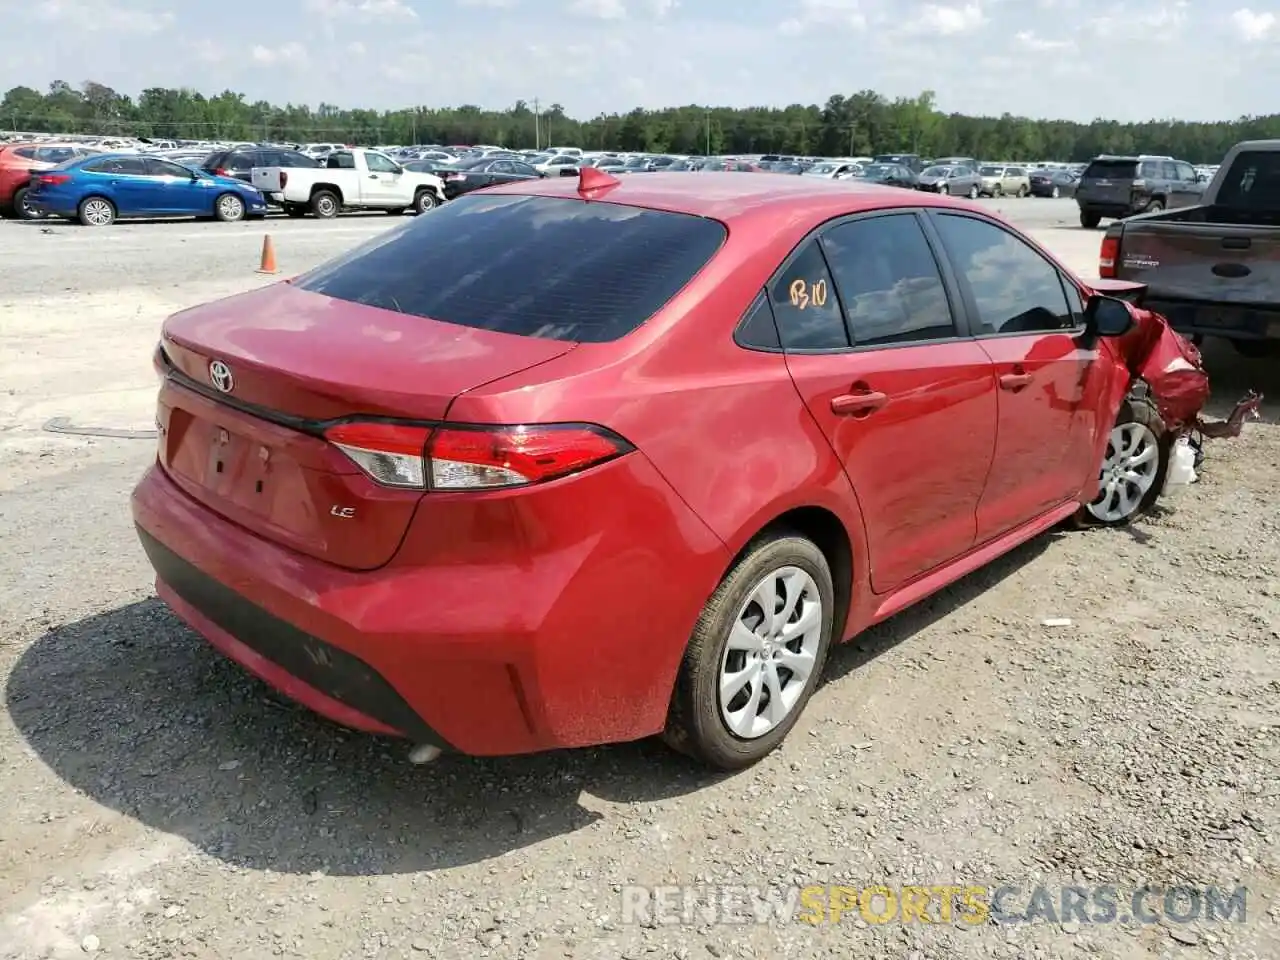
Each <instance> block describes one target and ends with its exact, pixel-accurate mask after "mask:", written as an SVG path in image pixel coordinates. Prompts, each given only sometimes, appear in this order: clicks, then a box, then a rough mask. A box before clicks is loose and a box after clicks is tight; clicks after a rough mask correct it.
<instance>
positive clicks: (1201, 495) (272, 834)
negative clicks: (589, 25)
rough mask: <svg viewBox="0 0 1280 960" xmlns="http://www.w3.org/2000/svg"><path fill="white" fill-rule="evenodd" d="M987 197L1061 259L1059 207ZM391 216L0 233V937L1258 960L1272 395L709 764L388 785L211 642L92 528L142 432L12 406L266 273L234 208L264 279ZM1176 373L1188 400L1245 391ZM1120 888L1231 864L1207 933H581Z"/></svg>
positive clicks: (112, 504) (1279, 617) (121, 514)
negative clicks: (808, 903)
mask: <svg viewBox="0 0 1280 960" xmlns="http://www.w3.org/2000/svg"><path fill="white" fill-rule="evenodd" d="M1005 206H1006V208H1007V211H1008V212H1010V213H1011V214H1012V215H1013V216H1014V217H1015V219H1021V220H1022V221H1023V222H1024V223H1026V224H1027V225H1028V226H1029V227H1032V228H1033V232H1035V233H1036V234H1037V236H1039V237H1040V238H1041V239H1042V240H1043V241H1044V242H1046V243H1047V244H1048V245H1050V246H1051V247H1052V248H1054V249H1056V250H1058V251H1060V252H1061V253H1062V254H1063V255H1064V256H1065V257H1066V258H1067V259H1068V260H1069V261H1070V262H1072V263H1073V264H1074V265H1076V266H1077V267H1078V268H1079V269H1080V270H1081V271H1082V272H1085V273H1088V272H1089V271H1090V270H1091V268H1092V267H1093V265H1094V264H1095V263H1096V259H1095V258H1096V254H1097V238H1098V235H1097V234H1096V233H1085V232H1083V231H1080V230H1078V229H1068V228H1067V227H1066V226H1064V225H1065V224H1069V223H1071V222H1072V221H1073V219H1074V218H1073V208H1071V206H1070V202H1069V201H1066V202H1062V203H1055V202H1053V201H1021V202H1012V201H1010V202H1007V203H1006V204H1005ZM393 222H394V221H391V220H390V219H389V218H382V217H363V218H353V219H345V220H342V221H339V222H336V223H331V224H327V223H315V222H311V221H306V222H289V223H281V222H272V223H271V224H270V225H269V227H264V226H262V225H242V226H234V227H227V226H223V225H208V226H204V225H194V224H183V223H174V224H147V225H131V226H121V227H117V228H113V229H112V230H110V231H109V232H100V233H91V232H90V231H85V230H78V229H74V228H71V227H62V226H57V227H40V226H31V225H18V224H13V223H5V224H0V264H3V266H2V267H0V273H3V283H2V284H0V297H3V302H0V544H3V548H2V549H0V680H2V681H3V683H4V696H5V703H4V710H3V712H0V797H3V798H4V806H5V812H6V816H5V817H4V818H3V822H0V957H3V958H5V960H8V958H28V957H30V958H42V957H64V956H65V957H71V956H84V955H86V953H97V954H100V955H103V956H110V957H121V958H131V960H132V958H153V957H155V958H159V957H196V958H219V960H222V958H227V957H233V956H240V957H246V958H258V957H273V956H297V957H307V958H311V960H339V958H348V957H350V958H361V957H370V958H374V957H376V958H383V957H435V958H455V957H456V958H473V957H502V958H508V957H510V958H516V957H521V958H539V960H541V958H562V957H563V958H589V960H596V958H599V960H619V958H634V960H638V958H650V957H652V958H687V960H701V958H704V957H716V958H746V957H754V958H771V957H795V958H808V957H815V958H816V957H833V958H834V957H840V958H864V957H865V958H897V957H902V958H914V960H951V958H961V960H963V958H980V957H981V958H987V957H996V958H1009V960H1015V958H1044V960H1059V958H1070V957H1075V956H1081V957H1085V956H1098V957H1105V958H1115V960H1129V958H1149V957H1166V956H1168V957H1189V958H1190V957H1209V956H1217V957H1226V958H1230V960H1249V958H1259V960H1260V958H1275V957H1276V956H1280V901H1278V900H1277V899H1276V898H1277V896H1280V845H1277V843H1276V838H1277V834H1278V833H1280V764H1278V763H1277V761H1278V760H1280V666H1278V664H1280V658H1278V657H1277V656H1276V653H1277V651H1278V650H1280V511H1277V508H1276V503H1275V482H1276V477H1277V475H1278V473H1277V471H1278V469H1280V427H1278V426H1277V425H1276V423H1275V416H1274V413H1273V411H1274V409H1275V408H1274V407H1271V408H1270V409H1267V408H1264V414H1265V421H1266V422H1264V423H1260V424H1253V425H1250V426H1248V427H1247V428H1246V433H1245V435H1244V436H1243V437H1242V438H1241V439H1239V440H1237V441H1233V442H1232V441H1227V442H1221V443H1219V444H1216V445H1214V446H1212V447H1211V448H1210V451H1209V460H1207V462H1206V465H1205V471H1204V476H1203V480H1202V482H1201V483H1199V484H1197V485H1195V486H1193V487H1191V488H1189V489H1187V490H1185V491H1183V492H1182V493H1181V494H1179V495H1178V497H1177V498H1176V499H1171V500H1170V501H1169V502H1168V503H1167V505H1166V506H1165V507H1164V508H1163V509H1161V510H1159V511H1158V512H1157V513H1156V514H1154V515H1153V516H1151V517H1150V518H1148V519H1146V520H1144V521H1143V522H1141V523H1139V524H1137V525H1135V526H1134V527H1133V528H1132V529H1130V530H1129V531H1127V532H1104V531H1091V532H1085V533H1061V534H1053V535H1050V536H1045V537H1042V538H1040V539H1039V540H1037V541H1035V542H1033V543H1031V544H1029V545H1027V546H1026V547H1024V548H1023V549H1021V550H1019V551H1017V552H1016V553H1015V554H1013V555H1011V556H1009V557H1006V558H1005V559H1004V560H1002V561H1000V562H998V563H996V564H995V565H994V566H992V567H991V568H989V569H987V570H984V571H982V572H980V573H978V574H976V575H974V576H972V577H970V578H969V579H967V580H965V581H963V582H962V583H960V584H958V585H956V586H954V587H953V588H951V589H949V590H947V591H945V592H944V593H942V594H940V595H938V596H936V597H934V598H932V599H931V600H930V601H928V602H927V603H925V604H924V605H923V606H922V607H920V608H918V609H916V610H913V611H910V612H908V613H906V614H904V615H902V616H899V617H898V618H896V619H895V620H893V621H891V622H889V623H887V624H884V625H882V626H881V627H880V628H877V629H876V630H874V631H872V632H871V633H870V634H868V635H866V636H864V637H862V638H860V639H859V641H858V642H856V643H855V644H851V645H848V646H845V647H843V648H840V649H838V650H837V651H836V652H835V654H834V655H833V657H832V661H831V663H830V665H829V668H828V682H827V684H826V685H825V687H824V688H823V689H822V690H820V691H819V693H818V694H817V696H816V697H815V698H814V700H813V702H812V703H811V705H810V707H809V710H808V711H807V713H806V715H805V716H804V717H803V718H802V721H801V723H800V726H799V727H797V729H796V731H795V733H794V734H793V736H792V737H791V739H790V741H789V742H788V743H787V744H786V746H785V747H784V748H783V749H782V750H780V751H779V752H777V753H776V754H774V755H773V756H772V757H771V758H769V759H768V760H767V761H765V762H764V763H762V764H760V765H759V766H758V767H756V768H755V769H753V770H751V771H748V772H746V773H743V774H740V775H737V776H733V777H728V778H717V777H711V776H706V775H704V774H702V773H700V772H698V771H696V770H694V769H691V768H690V767H689V766H688V765H687V764H686V763H685V762H683V761H681V760H680V759H678V758H675V757H673V756H670V755H668V754H667V753H666V752H665V751H664V750H663V749H662V748H661V747H659V746H656V745H654V744H650V743H640V744H633V745H627V746H622V747H615V748H609V749H600V750H588V751H579V752H572V753H561V754H553V755H547V756H540V757H531V758H518V759H511V760H501V761H476V760H469V759H460V758H446V759H444V760H442V761H440V762H439V763H437V764H434V765H431V766H427V767H412V766H410V765H408V764H407V763H406V761H405V748H404V746H403V745H401V744H398V743H394V742H388V741H381V740H376V739H372V738H367V737H363V736H358V735H353V734H349V733H346V732H344V731H342V730H340V729H337V728H335V727H333V726H330V725H328V724H326V723H324V722H322V721H319V720H317V719H315V718H314V717H312V716H310V715H309V714H307V713H305V712H303V711H302V710H300V709H297V708H295V707H293V706H291V705H289V704H287V703H283V702H281V701H280V700H279V699H277V698H276V697H274V696H273V695H272V694H271V693H270V692H269V691H268V690H267V689H266V688H265V687H263V686H262V685H260V684H258V683H257V682H256V681H253V680H251V679H249V678H247V677H246V676H245V675H243V674H242V673H241V672H240V671H239V670H238V669H236V668H235V667H233V666H231V665H229V664H228V663H226V662H224V661H223V660H221V659H220V658H219V657H218V656H217V655H215V654H214V653H213V652H212V651H211V650H210V649H208V648H207V647H206V646H205V645H204V644H203V643H201V642H200V641H199V639H198V638H197V637H196V636H194V635H193V634H192V633H191V632H189V631H188V630H186V629H185V628H184V627H182V626H181V625H180V624H179V623H178V622H177V621H176V620H175V619H174V617H172V616H171V615H170V614H169V613H167V612H166V610H165V608H164V607H163V606H161V605H160V604H159V603H158V602H157V601H156V600H155V599H154V596H153V592H152V590H151V587H150V583H149V571H148V567H147V565H146V563H145V561H144V559H143V557H142V554H141V551H140V549H139V548H138V546H137V544H136V541H135V539H134V536H133V534H132V531H131V529H130V527H129V522H128V510H127V497H128V492H129V489H130V486H131V484H132V482H133V481H134V479H135V478H136V477H137V475H138V474H139V473H140V472H141V470H142V468H143V466H144V465H145V463H146V462H147V461H148V459H149V458H150V456H151V444H150V441H148V440H145V439H141V440H139V439H111V438H89V437H79V436H60V435H55V434H52V433H48V432H45V431H43V430H42V429H41V427H42V426H43V424H44V423H45V422H46V421H48V420H49V419H50V418H53V417H65V418H67V419H68V422H69V423H71V425H73V426H89V427H106V428H114V429H122V430H131V429H137V430H142V429H146V428H148V427H150V425H151V422H152V419H151V403H152V394H153V392H154V381H153V377H152V374H151V371H150V366H149V356H150V350H151V347H152V345H153V344H154V341H155V337H156V332H157V326H158V323H159V321H160V320H161V319H162V318H163V316H164V315H165V314H166V313H168V312H171V311H173V310H175V309H178V308H181V307H183V306H187V305H191V304H195V303H198V302H201V301H203V300H207V299H210V298H212V297H215V296H220V295H224V294H228V293H231V292H234V291H238V290H242V289H245V288H247V287H249V286H251V285H253V284H255V283H261V282H265V280H267V279H269V278H263V277H260V276H257V275H256V274H254V272H253V269H254V267H255V266H256V265H257V256H258V250H259V247H260V244H261V238H262V234H263V233H264V231H265V230H267V229H269V230H270V232H271V233H272V234H273V235H274V237H275V240H276V244H277V249H278V253H279V256H280V261H281V266H282V268H283V269H284V270H285V272H286V273H292V272H297V271H299V270H301V269H304V268H305V267H308V266H310V265H312V264H314V263H316V262H319V261H320V260H321V259H323V258H324V257H327V256H329V255H332V254H333V253H336V252H338V251H339V250H341V249H343V248H345V247H347V246H350V245H351V244H354V243H356V242H359V241H360V239H361V238H362V237H367V236H372V235H373V234H375V233H376V232H378V231H380V230H382V229H385V228H386V227H388V226H390V225H391V224H392V223H393ZM1209 357H1210V361H1211V364H1212V368H1213V372H1214V375H1215V397H1216V398H1217V400H1218V401H1219V402H1220V403H1229V401H1233V400H1234V399H1236V397H1237V396H1238V395H1239V394H1240V393H1242V392H1243V390H1244V389H1245V388H1246V387H1248V386H1259V387H1261V388H1263V389H1264V390H1266V391H1267V392H1268V393H1269V394H1270V395H1271V396H1275V397H1280V376H1278V375H1277V373H1276V370H1277V369H1280V367H1277V366H1276V365H1275V364H1274V363H1272V364H1266V363H1259V362H1244V361H1241V360H1238V359H1237V358H1235V357H1234V356H1232V355H1231V354H1230V353H1229V352H1225V351H1217V350H1212V349H1211V350H1210V351H1209ZM1218 410H1219V412H1221V407H1219V408H1218ZM1047 618H1069V619H1070V624H1069V625H1063V626H1056V627H1047V626H1044V625H1043V623H1042V621H1043V620H1045V619H1047ZM1146 882H1150V883H1155V884H1174V883H1181V884H1201V885H1209V884H1216V885H1218V886H1220V887H1226V888H1228V889H1233V888H1235V887H1236V886H1237V885H1239V884H1245V885H1247V886H1248V888H1249V897H1248V901H1247V916H1246V921H1245V922H1244V923H1236V922H1230V923H1221V922H1216V923H1207V922H1194V923H1187V924H1181V923H1174V922H1171V921H1166V922H1163V923H1154V924H1144V923H1132V922H1131V923H1127V924H1121V923H1113V924H1109V925H1104V924H1082V923H1080V922H1077V921H1076V920H1073V919H1071V918H1070V917H1063V918H1060V919H1062V920H1063V921H1064V922H1062V923H1051V922H1045V923H1036V924H1033V925H1027V924H1022V925H997V924H994V923H988V924H983V925H980V926H976V927H975V926H971V925H968V924H966V923H963V922H959V921H957V922H953V923H937V924H933V925H923V924H919V923H916V924H910V925H903V924H899V923H889V924H876V923H871V924H868V923H867V922H866V921H864V920H861V919H858V918H857V913H856V911H855V913H853V914H850V915H849V916H846V917H845V919H844V920H843V921H842V922H841V923H839V924H836V925H823V926H817V927H813V926H810V925H807V924H804V923H799V922H794V923H789V924H773V925H717V926H712V925H710V924H709V923H707V922H705V920H699V921H698V922H695V923H692V924H688V925H676V926H666V925H661V924H659V925H656V926H655V925H648V926H646V925H641V924H633V923H625V922H624V918H623V917H622V916H621V908H622V903H623V901H622V892H621V888H622V887H623V886H625V885H630V884H649V885H657V884H668V883H700V884H701V883H707V884H734V885H753V886H757V887H761V888H764V887H778V888H781V887H785V886H788V885H793V884H798V885H804V884H849V885H852V886H858V887H861V886H865V885H867V884H888V885H898V884H912V883H921V884H929V885H932V884H955V885H958V886H968V885H983V886H995V885H998V884H1005V883H1007V884H1014V885H1018V886H1019V887H1021V888H1022V889H1023V891H1027V890H1029V889H1030V888H1031V887H1033V886H1034V885H1036V884H1045V885H1050V886H1054V887H1061V886H1065V885H1077V886H1092V885H1096V884H1106V883H1112V884H1115V885H1118V886H1120V887H1122V888H1129V887H1136V886H1139V885H1141V884H1142V883H1146ZM1125 902H1126V903H1127V901H1125ZM1153 902H1154V903H1155V904H1156V905H1157V906H1158V905H1159V903H1160V898H1159V897H1157V898H1155V899H1154V901H1153ZM1119 912H1120V914H1121V915H1124V914H1126V913H1127V911H1126V910H1124V909H1122V910H1120V911H1119Z"/></svg>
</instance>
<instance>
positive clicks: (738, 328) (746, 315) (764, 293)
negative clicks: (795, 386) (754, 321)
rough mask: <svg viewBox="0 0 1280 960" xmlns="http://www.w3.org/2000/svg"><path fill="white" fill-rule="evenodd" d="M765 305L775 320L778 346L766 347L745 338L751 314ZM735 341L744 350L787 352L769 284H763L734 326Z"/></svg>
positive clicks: (772, 352)
mask: <svg viewBox="0 0 1280 960" xmlns="http://www.w3.org/2000/svg"><path fill="white" fill-rule="evenodd" d="M761 305H763V306H765V307H767V308H768V309H769V318H770V319H771V320H772V321H773V332H774V336H776V337H777V338H778V346H776V347H766V346H763V345H761V344H758V343H748V342H747V341H746V340H744V339H743V331H744V330H745V329H746V326H747V321H748V320H750V319H751V315H752V314H753V313H755V311H756V308H757V307H759V306H761ZM733 343H734V345H735V346H737V347H741V348H742V349H743V350H750V351H752V352H753V353H771V354H775V355H779V356H780V355H782V354H785V353H786V352H787V348H786V347H784V346H782V331H781V330H779V329H778V318H777V316H776V315H775V314H774V312H773V298H771V297H770V296H769V286H768V285H766V286H763V287H761V288H760V289H759V291H757V293H756V295H755V296H754V297H752V298H751V302H750V303H749V304H747V308H746V309H745V310H743V311H742V316H741V317H739V318H738V322H737V323H736V324H735V325H734V328H733Z"/></svg>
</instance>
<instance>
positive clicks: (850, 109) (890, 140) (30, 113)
mask: <svg viewBox="0 0 1280 960" xmlns="http://www.w3.org/2000/svg"><path fill="white" fill-rule="evenodd" d="M0 129H11V130H13V131H38V132H44V133H79V134H97V135H117V136H136V137H153V138H165V139H186V140H236V141H241V140H247V141H278V142H311V141H321V142H326V141H338V142H343V143H352V144H366V145H367V144H396V145H405V144H444V145H450V144H477V143H483V144H492V145H495V146H504V147H510V148H513V149H527V148H531V147H542V146H576V147H582V148H583V149H587V150H619V151H645V152H652V153H680V154H704V153H706V154H751V153H782V154H793V155H802V156H846V155H848V156H862V155H869V154H877V153H895V152H911V153H919V154H922V155H924V156H933V157H940V156H971V157H977V158H980V159H993V160H994V159H1004V160H1051V159H1052V160H1070V161H1083V160H1088V159H1089V158H1091V157H1093V156H1096V155H1098V154H1100V153H1118V154H1130V153H1154V154H1168V155H1171V156H1175V157H1178V158H1180V159H1184V160H1190V161H1192V162H1193V163H1212V162H1216V161H1218V160H1221V158H1222V156H1223V154H1225V153H1226V151H1227V150H1228V148H1230V147H1231V146H1232V145H1233V144H1235V143H1237V142H1238V141H1240V140H1247V139H1268V138H1273V137H1275V138H1280V114H1271V115H1267V116H1259V117H1240V118H1239V119H1237V120H1222V121H1215V122H1189V121H1182V120H1149V121H1146V122H1143V123H1119V122H1117V121H1114V120H1103V119H1098V120H1093V121H1091V122H1089V123H1078V122H1074V121H1069V120H1046V119H1036V118H1033V117H1015V116H1013V115H1011V114H1008V113H1006V114H1004V115H1002V116H999V117H976V116H968V115H966V114H961V113H944V112H942V111H941V110H939V109H938V108H937V102H936V96H935V94H934V93H933V91H929V90H926V91H924V92H923V93H921V94H920V95H919V96H917V97H898V98H896V99H890V98H888V97H885V96H882V95H880V94H878V93H876V92H875V91H874V90H862V91H859V92H857V93H854V94H852V95H849V96H846V95H844V94H835V95H833V96H832V97H830V98H829V99H828V100H827V102H826V103H825V104H822V105H821V106H819V105H817V104H810V105H805V104H792V105H790V106H787V107H713V106H705V107H704V106H696V105H693V106H683V107H669V108H666V109H663V110H644V109H640V108H637V109H635V110H632V111H630V112H628V113H615V114H603V113H602V114H600V115H598V116H596V117H593V118H591V119H589V120H583V119H578V118H574V117H570V116H568V115H567V114H566V113H565V111H564V108H563V107H562V106H561V105H560V104H558V103H552V104H551V105H550V106H547V107H545V108H539V105H538V104H537V102H536V101H535V102H534V103H529V102H527V101H524V100H521V101H518V102H517V103H515V104H514V105H513V106H511V107H510V108H508V109H506V110H486V109H484V108H482V107H479V106H474V105H463V106H459V107H449V108H432V107H407V108H404V109H400V110H382V111H378V110H360V109H346V108H341V107H337V106H334V105H332V104H327V103H321V104H320V105H319V106H317V107H315V108H312V107H310V106H308V105H300V104H285V105H284V106H278V105H274V104H271V103H268V102H266V101H265V100H259V101H255V102H250V101H248V100H247V99H246V98H245V96H244V94H241V93H236V92H234V91H231V90H225V91H223V92H222V93H220V94H217V95H216V96H205V95H204V94H201V93H199V92H197V91H194V90H188V89H172V88H168V87H150V88H148V89H146V90H143V91H142V93H141V94H140V95H139V96H138V97H137V99H136V100H135V99H134V98H132V97H130V96H128V95H126V94H122V93H119V92H117V91H115V90H113V89H112V88H111V87H108V86H105V85H104V84H101V83H97V82H95V81H91V80H90V81H86V82H84V83H82V84H81V85H80V86H79V87H74V86H72V85H71V84H69V83H66V82H65V81H61V80H59V81H56V82H54V83H52V84H50V85H49V89H48V91H47V92H44V93H41V92H40V91H39V90H36V89H33V88H31V87H22V86H20V87H14V88H13V89H11V90H9V91H8V92H7V93H5V95H4V98H3V100H0Z"/></svg>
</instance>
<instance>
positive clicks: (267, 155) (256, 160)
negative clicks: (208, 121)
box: [200, 147, 323, 200]
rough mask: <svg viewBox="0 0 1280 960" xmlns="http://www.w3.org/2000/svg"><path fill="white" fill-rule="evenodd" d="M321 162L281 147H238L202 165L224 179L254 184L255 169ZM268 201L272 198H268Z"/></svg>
mask: <svg viewBox="0 0 1280 960" xmlns="http://www.w3.org/2000/svg"><path fill="white" fill-rule="evenodd" d="M319 166H323V164H321V163H320V161H319V160H316V159H314V158H313V157H308V156H307V155H306V154H305V153H299V152H298V151H297V150H285V149H283V148H281V147H236V148H235V149H234V150H219V151H218V152H217V153H211V154H209V156H207V157H205V158H204V162H203V163H201V164H200V168H201V169H202V170H207V171H208V172H209V173H216V174H218V175H219V176H223V177H235V178H236V179H237V180H243V181H244V182H245V183H252V182H253V178H252V176H251V171H252V170H253V168H254V167H319ZM267 199H268V200H269V199H270V197H268V198H267Z"/></svg>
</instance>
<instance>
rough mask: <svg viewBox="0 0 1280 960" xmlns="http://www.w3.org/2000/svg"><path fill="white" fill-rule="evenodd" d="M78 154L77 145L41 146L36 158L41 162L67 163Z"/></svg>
mask: <svg viewBox="0 0 1280 960" xmlns="http://www.w3.org/2000/svg"><path fill="white" fill-rule="evenodd" d="M76 155H77V154H76V148H75V147H41V148H39V149H38V150H36V155H35V159H36V160H37V161H39V162H40V163H65V162H66V161H67V160H70V159H71V158H72V157H74V156H76Z"/></svg>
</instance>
